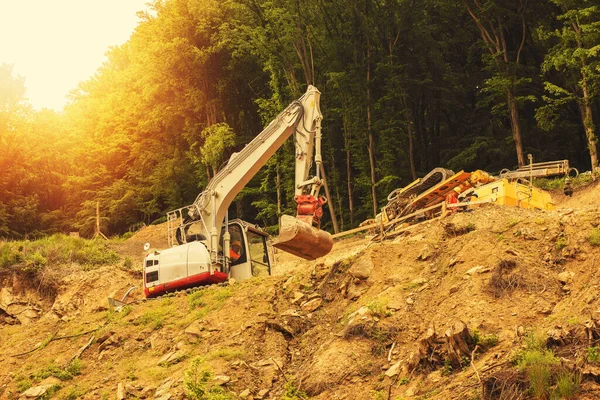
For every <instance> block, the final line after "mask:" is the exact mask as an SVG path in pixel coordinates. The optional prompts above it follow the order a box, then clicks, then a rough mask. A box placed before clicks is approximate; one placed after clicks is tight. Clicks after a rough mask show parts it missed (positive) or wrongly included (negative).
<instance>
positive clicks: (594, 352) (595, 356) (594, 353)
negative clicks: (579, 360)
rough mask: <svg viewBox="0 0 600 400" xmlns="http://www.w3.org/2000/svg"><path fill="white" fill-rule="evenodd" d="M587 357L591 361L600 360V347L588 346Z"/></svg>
mask: <svg viewBox="0 0 600 400" xmlns="http://www.w3.org/2000/svg"><path fill="white" fill-rule="evenodd" d="M585 359H586V361H587V362H589V363H597V362H600V347H597V346H594V347H588V348H587V351H586V355H585Z"/></svg>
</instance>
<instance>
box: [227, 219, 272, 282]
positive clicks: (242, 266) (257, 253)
mask: <svg viewBox="0 0 600 400" xmlns="http://www.w3.org/2000/svg"><path fill="white" fill-rule="evenodd" d="M227 230H228V231H229V235H230V244H229V246H230V251H229V260H230V265H229V276H230V277H231V278H234V279H235V280H238V281H240V280H243V279H248V278H252V277H253V276H265V275H271V266H272V265H273V259H272V251H269V246H268V243H267V239H268V237H269V234H268V233H266V232H264V231H263V230H262V229H260V228H258V227H256V226H255V225H252V224H250V223H248V222H245V221H242V220H241V219H234V220H232V221H229V225H228V227H227ZM224 233H225V227H223V230H222V232H221V242H220V246H219V247H220V248H221V249H222V248H223V234H224Z"/></svg>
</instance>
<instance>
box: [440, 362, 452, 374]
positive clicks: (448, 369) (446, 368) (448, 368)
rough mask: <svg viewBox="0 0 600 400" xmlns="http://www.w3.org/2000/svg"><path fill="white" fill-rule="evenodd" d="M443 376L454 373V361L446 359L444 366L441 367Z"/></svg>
mask: <svg viewBox="0 0 600 400" xmlns="http://www.w3.org/2000/svg"><path fill="white" fill-rule="evenodd" d="M441 372H442V376H449V375H452V363H451V362H450V360H444V366H443V367H442V369H441Z"/></svg>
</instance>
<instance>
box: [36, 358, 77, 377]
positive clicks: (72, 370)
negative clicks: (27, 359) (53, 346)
mask: <svg viewBox="0 0 600 400" xmlns="http://www.w3.org/2000/svg"><path fill="white" fill-rule="evenodd" d="M82 369H83V363H82V362H81V360H80V359H78V358H76V359H75V360H73V362H71V364H69V365H67V366H66V367H65V368H61V367H59V366H58V365H56V364H54V362H52V363H51V364H50V365H48V366H46V367H45V368H44V369H42V370H41V371H38V372H37V373H35V374H34V375H33V378H34V379H35V380H36V381H41V380H42V379H46V378H48V377H49V376H53V377H55V378H58V379H60V380H61V381H68V380H71V379H73V377H75V376H78V375H81V373H82V372H81V370H82Z"/></svg>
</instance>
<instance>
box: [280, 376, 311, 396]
mask: <svg viewBox="0 0 600 400" xmlns="http://www.w3.org/2000/svg"><path fill="white" fill-rule="evenodd" d="M305 399H308V395H307V394H306V393H304V392H303V391H301V390H300V389H297V388H296V386H295V382H294V381H293V380H288V381H287V382H286V383H285V385H284V387H283V394H282V395H281V400H305Z"/></svg>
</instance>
